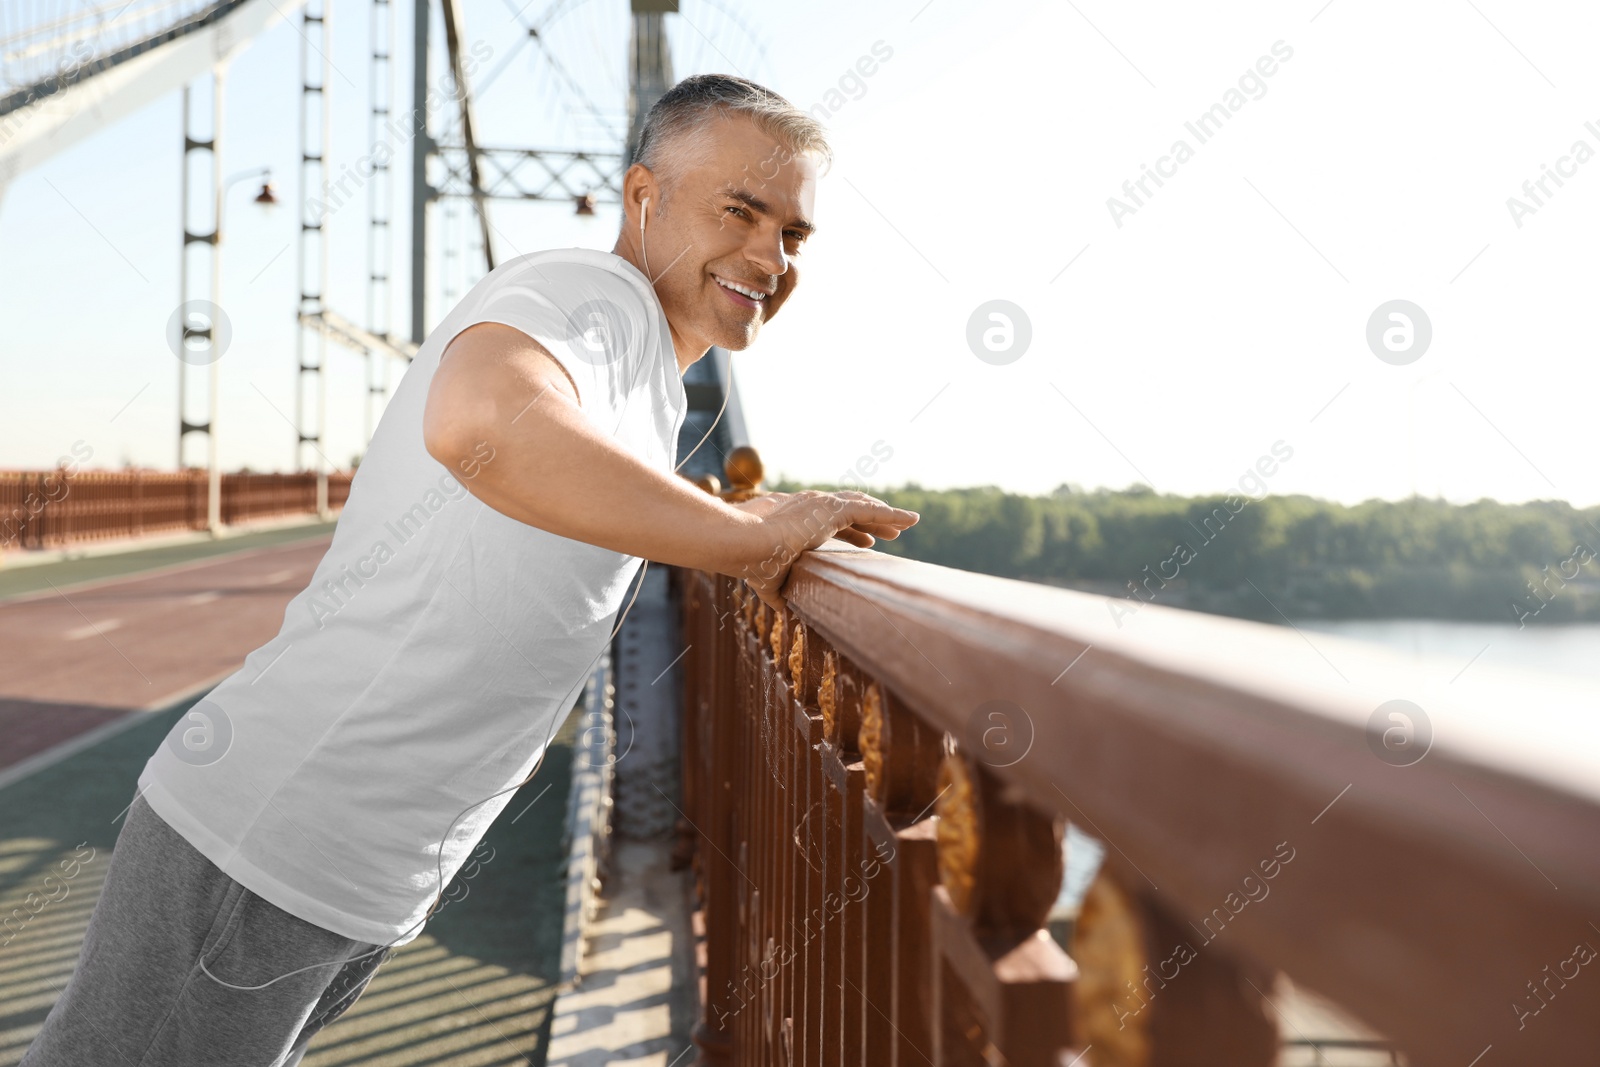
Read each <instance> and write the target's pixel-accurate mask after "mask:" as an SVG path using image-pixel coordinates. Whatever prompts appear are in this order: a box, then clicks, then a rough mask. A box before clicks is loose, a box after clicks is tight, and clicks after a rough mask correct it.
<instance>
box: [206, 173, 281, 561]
mask: <svg viewBox="0 0 1600 1067" xmlns="http://www.w3.org/2000/svg"><path fill="white" fill-rule="evenodd" d="M246 178H260V179H261V191H260V192H258V193H257V194H256V195H255V197H254V200H253V202H254V203H257V204H260V205H262V207H263V208H269V207H271V206H273V205H274V204H276V203H277V202H278V198H277V196H276V195H275V194H274V193H273V191H272V181H271V178H272V168H271V167H256V168H255V169H253V170H247V171H242V172H240V173H238V174H235V175H234V176H233V177H231V178H229V179H228V180H227V181H225V182H223V183H222V185H220V186H219V187H218V188H217V212H216V214H217V225H216V229H215V230H213V231H212V234H211V239H210V244H211V292H212V295H213V296H215V297H217V298H219V299H218V302H219V304H220V298H221V296H222V222H223V217H224V214H225V211H226V208H227V203H228V190H230V189H232V188H233V187H234V186H235V185H237V184H238V183H239V182H241V181H244V180H245V179H246ZM183 333H184V338H185V339H186V340H187V338H188V337H189V336H190V335H191V334H204V335H205V336H206V337H207V338H208V339H209V342H210V343H211V344H212V345H215V344H217V334H216V323H215V322H212V323H210V324H208V325H207V327H206V328H205V329H204V330H193V331H191V330H190V328H189V326H188V324H187V323H185V324H184V331H183ZM221 370H222V365H221V354H220V353H218V354H217V355H216V356H214V357H213V358H212V362H211V369H210V373H209V374H208V375H207V377H208V378H209V379H210V382H209V386H210V388H209V392H210V396H209V403H208V414H207V416H206V418H207V429H206V465H207V470H208V475H209V484H208V486H207V490H206V529H207V530H209V531H210V532H211V536H212V537H220V536H222V467H221V465H220V464H219V462H218V459H217V412H218V408H219V399H220V397H221V381H222V374H221Z"/></svg>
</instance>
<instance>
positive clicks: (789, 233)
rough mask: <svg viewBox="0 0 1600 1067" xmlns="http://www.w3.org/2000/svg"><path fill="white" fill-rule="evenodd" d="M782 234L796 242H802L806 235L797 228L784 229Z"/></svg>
mask: <svg viewBox="0 0 1600 1067" xmlns="http://www.w3.org/2000/svg"><path fill="white" fill-rule="evenodd" d="M783 235H784V236H785V237H787V238H788V239H789V240H791V241H794V242H796V243H797V244H804V243H805V240H806V235H805V234H803V233H801V232H800V231H799V230H785V231H784V234H783Z"/></svg>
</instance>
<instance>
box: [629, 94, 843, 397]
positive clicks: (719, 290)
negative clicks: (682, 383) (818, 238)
mask: <svg viewBox="0 0 1600 1067" xmlns="http://www.w3.org/2000/svg"><path fill="white" fill-rule="evenodd" d="M679 140H680V143H679V144H675V145H673V146H672V147H673V149H674V151H675V153H676V152H677V151H678V150H681V152H682V155H681V156H680V157H678V158H677V159H675V162H676V163H677V164H678V165H677V166H675V167H674V168H673V169H672V171H671V172H670V173H668V174H662V175H657V174H653V173H651V171H650V170H649V169H647V168H645V167H643V166H641V165H639V164H635V165H634V166H632V167H631V168H629V170H628V173H627V175H626V177H625V179H624V183H623V206H624V211H625V212H626V214H627V219H626V221H625V222H624V223H623V230H622V236H621V239H620V240H619V241H618V242H617V248H616V250H615V251H616V252H617V254H618V255H622V256H624V257H625V258H627V259H628V260H629V261H630V262H632V263H633V264H634V265H635V266H637V267H639V268H640V270H643V271H645V273H646V274H647V275H648V276H649V277H650V278H651V280H652V282H653V283H654V285H655V289H656V295H657V296H659V297H660V299H661V306H662V308H663V309H664V310H665V311H666V315H667V321H668V323H670V324H671V326H672V333H673V342H674V345H675V347H676V348H677V352H678V363H679V366H680V367H687V366H688V364H689V363H692V362H694V361H695V360H696V359H698V358H700V357H701V356H702V355H704V354H705V351H706V349H707V348H709V347H710V346H711V345H720V346H722V347H723V348H727V349H730V350H734V351H737V350H739V349H743V348H748V347H749V346H750V345H751V344H752V343H753V342H754V341H755V338H756V334H757V333H758V332H760V329H761V324H762V323H764V322H766V321H768V320H769V319H771V318H772V317H773V316H774V315H776V314H777V313H778V309H779V308H780V307H782V306H783V303H784V301H786V300H787V299H788V298H789V294H790V293H792V292H793V291H794V288H795V286H796V285H797V284H798V282H799V264H798V257H799V255H800V251H801V249H802V247H803V246H804V244H805V242H806V239H807V238H808V237H810V235H811V233H812V231H813V230H814V229H815V227H814V226H813V223H812V208H813V204H814V200H815V195H816V182H817V164H816V160H815V159H814V158H813V157H812V156H811V155H809V154H797V153H796V152H794V150H793V149H791V148H789V147H788V146H787V145H785V144H784V143H783V142H781V141H779V140H777V139H775V138H774V137H772V136H771V135H770V134H768V133H766V132H764V131H763V130H762V129H761V128H760V127H759V126H757V125H756V124H755V123H754V122H753V121H751V120H750V119H748V118H745V117H743V116H741V115H737V114H728V115H721V116H718V117H716V118H714V119H713V120H712V121H711V122H709V123H707V124H706V126H705V127H704V128H703V129H702V130H700V131H697V132H695V133H693V134H688V135H684V136H682V137H680V139H679ZM663 181H664V182H665V187H664V188H663ZM663 196H664V198H665V202H664V203H663ZM645 198H648V199H649V203H648V204H646V203H645V202H644V201H645ZM641 216H642V217H643V218H644V220H645V233H644V254H643V255H642V256H641V255H638V254H637V253H638V250H639V244H640V242H639V221H640V218H641ZM686 359H687V362H686Z"/></svg>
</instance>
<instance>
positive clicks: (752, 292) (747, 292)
mask: <svg viewBox="0 0 1600 1067" xmlns="http://www.w3.org/2000/svg"><path fill="white" fill-rule="evenodd" d="M717 284H718V285H720V286H722V287H723V288H724V289H732V290H733V291H734V292H736V293H739V294H741V295H744V296H748V297H749V298H750V299H751V300H757V301H760V300H765V299H766V298H767V294H766V293H763V292H762V291H761V290H759V289H747V288H745V287H744V286H742V285H738V284H735V283H734V282H725V281H723V280H722V279H721V278H718V279H717Z"/></svg>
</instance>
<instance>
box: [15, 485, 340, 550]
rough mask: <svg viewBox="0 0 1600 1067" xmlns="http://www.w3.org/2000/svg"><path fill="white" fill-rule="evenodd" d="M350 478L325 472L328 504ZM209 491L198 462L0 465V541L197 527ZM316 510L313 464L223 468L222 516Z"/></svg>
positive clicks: (23, 544) (38, 544) (53, 544)
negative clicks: (291, 470)
mask: <svg viewBox="0 0 1600 1067" xmlns="http://www.w3.org/2000/svg"><path fill="white" fill-rule="evenodd" d="M350 478H351V475H350V474H347V473H333V474H329V475H328V506H329V507H331V508H333V509H334V510H338V509H339V508H340V507H342V506H343V504H344V501H345V499H346V498H347V497H348V496H349V494H350ZM207 492H208V482H207V474H206V472H205V471H203V470H189V471H176V472H161V471H82V472H77V473H72V472H68V471H65V470H56V471H0V549H7V548H59V547H63V546H66V545H74V544H83V543H88V542H94V541H103V540H109V539H112V538H121V537H140V536H144V535H147V534H156V533H172V532H175V531H180V530H202V529H205V526H206V501H207ZM316 510H317V475H316V474H315V472H307V473H300V474H224V475H223V476H222V521H223V522H224V523H225V524H229V525H232V524H237V523H243V522H249V521H253V520H259V519H267V518H274V517H279V516H288V515H299V514H311V513H314V512H315V511H316Z"/></svg>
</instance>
